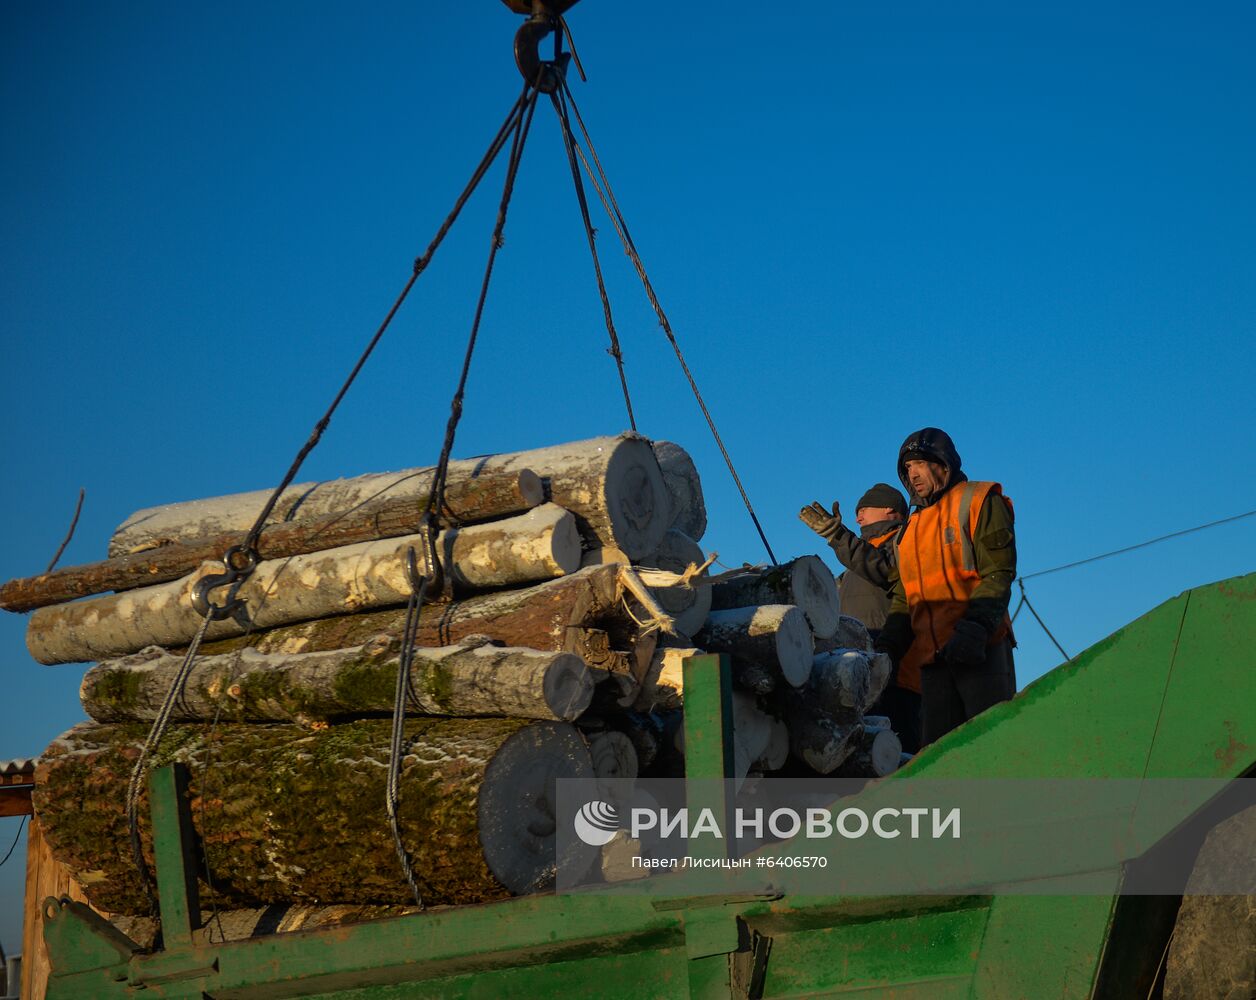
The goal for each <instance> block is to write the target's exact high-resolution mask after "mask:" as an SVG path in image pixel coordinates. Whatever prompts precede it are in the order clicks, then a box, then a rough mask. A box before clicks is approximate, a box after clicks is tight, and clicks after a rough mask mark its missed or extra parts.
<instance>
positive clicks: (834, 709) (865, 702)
mask: <svg viewBox="0 0 1256 1000" xmlns="http://www.w3.org/2000/svg"><path fill="white" fill-rule="evenodd" d="M869 659H870V658H869V656H868V654H867V653H864V652H862V651H860V650H855V649H835V650H833V651H832V652H829V653H818V654H817V655H816V657H815V659H814V660H812V661H811V676H810V678H808V680H807V690H808V691H810V692H811V693H812V694H813V695H814V696H815V704H816V705H817V706H818V707H819V708H820V709H821V710H822V711H824V712H826V713H827V714H829V715H831V716H833V717H834V718H835V719H841V720H843V721H847V722H856V721H858V718H859V715H860V714H861V713H862V712H863V710H864V709H865V708H866V707H867V706H869V705H871V704H872V702H873V701H875V700H876V699H875V698H873V699H871V700H870V699H869V685H870V681H869V674H870V672H871V671H870V663H869Z"/></svg>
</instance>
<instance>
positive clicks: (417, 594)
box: [385, 81, 540, 908]
mask: <svg viewBox="0 0 1256 1000" xmlns="http://www.w3.org/2000/svg"><path fill="white" fill-rule="evenodd" d="M538 82H539V81H538ZM539 95H540V91H539V90H534V91H533V92H532V93H531V95H529V94H528V93H527V88H525V93H524V97H525V98H526V100H525V104H526V112H525V113H524V114H522V115H521V116H520V117H519V118H518V119H516V124H515V129H514V137H513V141H512V143H511V149H510V158H509V160H508V161H507V166H506V180H505V183H504V184H503V187H502V197H501V202H500V203H499V205H498V208H497V222H496V224H495V225H494V227H493V237H492V240H491V242H490V244H489V253H488V262H487V263H486V265H485V268H484V279H483V282H482V283H481V285H480V296H479V299H478V300H477V302H476V307H475V318H474V319H473V320H472V323H471V332H470V334H469V336H468V338H467V349H466V354H465V355H464V357H463V362H462V371H461V374H460V376H459V379H458V387H457V389H456V390H455V391H454V396H453V399H452V400H451V402H450V406H449V421H448V423H447V424H446V425H445V440H444V443H443V445H442V446H441V453H440V460H439V461H438V462H437V465H436V473H435V476H434V477H433V483H432V490H431V492H430V493H429V494H428V500H427V508H426V509H425V510H424V512H423V517H422V520H421V522H420V524H421V527H420V533H421V534H422V535H423V540H424V544H425V548H426V549H427V551H426V553H425V554H424V555H425V563H426V565H425V572H424V573H423V575H422V576H419V575H418V573H417V567H416V559H415V556H414V551H413V549H411V550H410V553H409V554H408V558H407V572H408V574H409V577H410V600H409V601H408V602H407V605H406V624H405V632H404V636H403V639H402V646H401V656H400V658H399V661H398V664H397V682H396V687H395V690H394V696H393V714H392V728H391V732H390V739H389V756H388V778H387V784H386V794H385V808H386V811H387V814H388V826H389V830H390V831H391V833H392V837H393V845H394V847H395V848H396V851H397V860H398V862H399V863H400V865H401V870H402V873H403V874H404V875H405V878H406V882H407V883H408V884H409V886H410V891H411V893H412V894H413V896H414V901H415V903H416V904H417V905H418V906H419V907H420V908H421V907H422V906H423V898H422V895H421V893H420V892H419V887H418V880H417V879H416V878H415V875H414V868H413V865H412V864H411V861H410V852H409V851H408V850H407V849H406V846H405V841H404V840H403V838H402V836H401V823H400V818H399V816H398V811H397V810H398V806H399V805H400V802H401V762H402V759H403V757H404V754H405V710H406V703H407V699H408V697H413V691H412V690H411V689H410V665H411V664H412V663H413V661H414V655H415V645H416V643H417V637H418V629H419V615H420V613H421V612H422V610H423V602H424V600H425V598H426V597H427V590H428V587H429V586H430V585H431V583H432V580H433V578H434V576H435V575H436V573H437V572H438V571H439V566H440V564H439V561H438V558H437V553H436V531H437V525H436V512H437V511H438V510H439V509H440V508H441V506H442V505H443V504H444V498H445V482H446V479H447V477H448V473H449V458H450V455H451V454H452V452H453V446H454V436H455V434H456V432H457V429H458V422H459V421H460V420H461V418H462V403H463V397H464V395H465V393H466V387H467V378H468V376H469V375H470V373H471V359H472V357H473V355H474V353H475V346H476V343H477V341H478V339H479V333H480V322H481V320H482V319H483V317H484V303H485V302H486V300H487V299H488V289H489V284H490V282H491V280H492V277H493V265H494V263H495V262H496V260H497V252H498V251H499V250H500V249H501V248H502V246H503V245H504V239H503V233H504V231H505V228H506V213H507V210H508V209H509V207H510V199H511V195H513V194H514V188H515V178H516V177H517V176H518V173H519V163H520V161H521V160H522V158H523V149H524V145H525V144H526V143H527V140H528V133H529V131H530V130H531V128H532V119H533V116H534V114H535V113H536V102H537V98H538V97H539Z"/></svg>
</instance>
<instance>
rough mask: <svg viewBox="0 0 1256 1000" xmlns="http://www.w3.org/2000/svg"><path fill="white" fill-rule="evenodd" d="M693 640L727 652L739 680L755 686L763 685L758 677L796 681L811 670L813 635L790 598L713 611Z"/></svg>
mask: <svg viewBox="0 0 1256 1000" xmlns="http://www.w3.org/2000/svg"><path fill="white" fill-rule="evenodd" d="M697 640H698V645H700V646H701V647H703V648H704V649H707V650H709V651H711V652H715V653H729V654H731V655H732V656H733V657H734V661H735V662H734V672H735V674H737V675H738V676H739V677H740V678H741V681H740V683H742V684H743V686H745V687H750V688H752V689H754V690H761V689H762V687H763V681H762V679H761V678H767V679H768V680H770V681H772V682H773V683H774V682H775V680H777V679H781V680H784V681H785V682H786V683H787V684H790V685H792V686H793V687H799V686H800V685H802V684H803V683H805V682H806V680H807V677H808V676H809V675H810V674H811V660H812V658H813V656H814V640H813V639H812V636H811V629H810V628H809V627H808V625H807V619H806V617H805V616H804V615H803V613H802V611H801V609H799V608H798V607H796V606H794V605H792V604H789V605H786V604H767V605H762V606H760V607H746V608H730V609H728V610H725V611H712V612H711V614H710V615H709V616H708V617H707V621H706V625H705V626H704V627H703V629H702V631H701V632H700V633H699V634H698V636H697ZM752 677H753V681H751V678H752Z"/></svg>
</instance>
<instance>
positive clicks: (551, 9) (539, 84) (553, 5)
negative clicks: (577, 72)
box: [505, 0, 577, 94]
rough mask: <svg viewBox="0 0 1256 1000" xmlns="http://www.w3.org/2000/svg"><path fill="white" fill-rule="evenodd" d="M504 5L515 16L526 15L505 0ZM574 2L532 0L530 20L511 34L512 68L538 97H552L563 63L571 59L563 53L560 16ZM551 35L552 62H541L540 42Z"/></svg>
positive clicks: (550, 60) (575, 1)
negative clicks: (513, 50) (537, 92)
mask: <svg viewBox="0 0 1256 1000" xmlns="http://www.w3.org/2000/svg"><path fill="white" fill-rule="evenodd" d="M505 3H506V5H507V6H508V7H510V9H511V10H513V11H515V12H516V13H526V12H527V11H526V8H525V9H520V8H521V6H522V5H521V4H519V3H518V2H515V3H512V2H511V0H505ZM576 3H577V0H533V3H532V5H531V16H530V17H529V18H528V19H527V20H526V21H524V22H523V24H522V25H520V27H519V30H518V31H517V32H515V65H516V66H518V67H519V72H520V73H522V74H523V78H524V80H525V81H527V82H528V83H530V84H532V85H534V86H535V87H536V88H537V90H539V91H540V92H541V93H542V94H552V93H554V91H556V90H557V89H558V86H559V84H560V83H561V82H562V79H563V75H564V74H565V73H566V72H567V63H568V62H569V61H570V59H571V53H570V52H563V51H562V45H563V28H562V24H561V19H562V16H563V14H564V13H565V12H566V11H567V10H568V9H570V8H571V7H573V6H574V5H575V4H576ZM550 32H555V35H554V58H553V59H542V58H541V51H540V50H541V42H542V41H544V39H545V36H546V35H548V34H550Z"/></svg>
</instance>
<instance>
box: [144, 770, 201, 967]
mask: <svg viewBox="0 0 1256 1000" xmlns="http://www.w3.org/2000/svg"><path fill="white" fill-rule="evenodd" d="M187 791H188V769H187V767H186V765H183V764H175V765H173V766H171V767H160V768H158V769H157V770H156V771H154V772H153V773H152V774H151V775H150V776H149V781H148V793H149V802H150V803H151V808H152V814H153V829H154V830H155V831H156V836H155V838H154V840H153V855H154V858H155V860H156V862H157V895H158V898H159V899H160V900H161V933H162V937H163V938H164V940H165V945H166V947H167V948H173V947H180V946H187V945H191V943H192V932H193V931H195V930H196V929H197V928H198V927H199V926H200V921H199V919H198V918H199V917H200V912H201V907H200V894H199V890H198V887H197V879H196V872H197V866H196V854H195V850H194V845H193V840H192V809H191V805H190V803H189V801H188V796H187Z"/></svg>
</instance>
